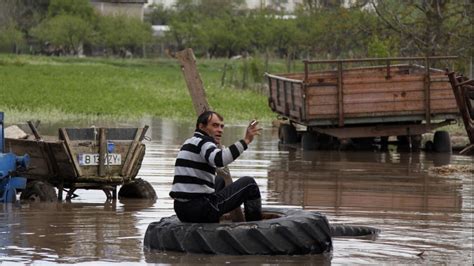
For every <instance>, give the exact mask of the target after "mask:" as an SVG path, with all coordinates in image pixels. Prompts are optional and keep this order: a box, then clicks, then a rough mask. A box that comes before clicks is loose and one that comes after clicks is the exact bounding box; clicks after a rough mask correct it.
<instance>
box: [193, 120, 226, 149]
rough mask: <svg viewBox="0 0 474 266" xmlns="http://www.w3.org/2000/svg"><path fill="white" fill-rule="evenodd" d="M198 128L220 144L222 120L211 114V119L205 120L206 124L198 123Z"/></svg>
mask: <svg viewBox="0 0 474 266" xmlns="http://www.w3.org/2000/svg"><path fill="white" fill-rule="evenodd" d="M199 129H201V130H202V131H204V132H206V133H207V134H208V135H209V136H211V137H213V138H214V141H215V142H216V143H217V144H221V138H222V133H223V132H224V122H222V120H221V119H219V117H218V116H217V115H215V114H212V116H211V119H210V120H209V121H208V122H207V125H206V126H205V125H203V124H199Z"/></svg>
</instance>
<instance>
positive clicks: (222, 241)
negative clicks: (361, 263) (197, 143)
mask: <svg viewBox="0 0 474 266" xmlns="http://www.w3.org/2000/svg"><path fill="white" fill-rule="evenodd" d="M263 214H264V217H265V216H268V215H269V214H270V215H273V216H275V217H277V218H273V219H264V220H261V221H254V222H239V223H182V222H180V221H179V219H178V218H177V217H176V216H175V215H174V216H171V217H166V218H162V219H161V220H160V221H159V222H153V223H151V224H150V225H149V226H148V228H147V231H146V233H145V240H144V245H145V248H148V249H156V250H168V251H181V252H190V253H208V254H228V255H250V254H252V255H253V254H258V255H276V254H285V255H294V254H320V253H324V252H329V251H331V250H332V240H331V229H330V227H329V223H328V221H327V219H326V217H325V216H324V215H322V214H320V213H316V212H309V211H304V210H299V209H274V208H267V209H265V208H264V210H263Z"/></svg>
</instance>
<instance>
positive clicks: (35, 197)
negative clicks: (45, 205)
mask: <svg viewBox="0 0 474 266" xmlns="http://www.w3.org/2000/svg"><path fill="white" fill-rule="evenodd" d="M20 199H21V200H27V201H32V202H55V201H57V200H58V196H57V195H56V190H55V189H54V187H53V186H52V185H51V184H49V183H48V182H43V181H31V182H28V184H26V188H25V189H24V190H23V191H22V192H21V195H20Z"/></svg>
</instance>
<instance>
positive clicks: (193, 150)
mask: <svg viewBox="0 0 474 266" xmlns="http://www.w3.org/2000/svg"><path fill="white" fill-rule="evenodd" d="M246 149H247V144H246V143H245V141H243V140H239V141H237V142H235V143H234V144H232V145H230V146H229V147H227V148H225V149H219V148H218V147H217V145H216V143H215V142H214V139H213V138H212V137H210V136H209V135H207V134H206V133H204V132H203V131H201V130H196V132H194V135H193V136H192V137H191V138H189V139H187V140H186V141H185V142H184V144H183V146H182V147H181V150H180V151H179V152H178V156H177V158H176V163H175V169H174V180H173V186H172V187H171V192H170V196H171V197H172V198H179V199H191V198H198V197H202V196H203V195H207V194H212V193H214V192H215V190H214V184H215V182H214V181H215V177H216V168H217V167H224V166H226V165H228V164H230V163H231V162H233V161H235V159H237V157H239V156H240V154H242V153H243V152H244V150H246Z"/></svg>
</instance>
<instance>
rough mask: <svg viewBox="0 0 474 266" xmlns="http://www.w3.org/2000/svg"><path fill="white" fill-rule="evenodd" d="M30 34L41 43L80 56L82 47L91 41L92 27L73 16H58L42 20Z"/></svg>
mask: <svg viewBox="0 0 474 266" xmlns="http://www.w3.org/2000/svg"><path fill="white" fill-rule="evenodd" d="M32 34H33V36H35V37H36V38H38V39H39V40H41V41H44V42H48V43H50V44H52V45H54V46H56V47H62V48H63V49H64V50H65V51H68V52H72V53H74V54H80V52H81V49H82V45H83V44H84V43H86V42H91V41H92V40H93V28H92V25H91V24H90V23H88V22H87V21H86V20H84V19H82V18H80V17H77V16H73V15H58V16H55V17H53V18H50V19H47V20H44V21H43V22H42V23H41V24H40V25H38V26H37V27H35V28H34V29H33V30H32Z"/></svg>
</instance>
